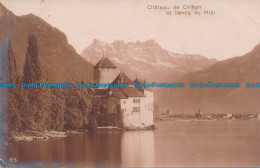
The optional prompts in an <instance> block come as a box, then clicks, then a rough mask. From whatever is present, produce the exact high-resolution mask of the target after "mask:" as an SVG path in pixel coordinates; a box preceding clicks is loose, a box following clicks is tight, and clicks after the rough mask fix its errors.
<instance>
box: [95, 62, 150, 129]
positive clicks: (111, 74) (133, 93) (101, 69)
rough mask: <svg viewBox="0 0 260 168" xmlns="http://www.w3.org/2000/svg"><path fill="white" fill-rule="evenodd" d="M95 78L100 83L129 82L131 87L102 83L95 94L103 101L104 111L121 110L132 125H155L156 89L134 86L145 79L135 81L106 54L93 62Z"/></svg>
mask: <svg viewBox="0 0 260 168" xmlns="http://www.w3.org/2000/svg"><path fill="white" fill-rule="evenodd" d="M94 80H95V82H99V83H111V84H122V83H124V84H127V85H128V87H107V88H104V87H99V88H95V95H96V96H98V97H100V98H101V100H102V103H103V107H104V109H103V112H104V113H105V114H107V115H108V116H109V115H110V114H112V115H113V114H114V115H117V114H119V113H120V114H121V115H122V120H123V126H124V127H125V128H129V129H144V128H149V127H151V126H153V101H154V100H153V92H152V91H151V90H149V89H148V88H137V87H134V85H133V84H134V83H144V82H143V81H141V80H139V79H137V78H136V79H135V80H134V81H132V80H131V79H130V78H129V77H128V76H127V75H126V74H125V73H121V72H120V69H119V68H118V67H117V66H116V65H115V64H114V63H113V62H112V61H111V60H109V59H108V58H107V57H103V58H102V59H101V60H100V61H99V62H98V63H97V64H96V65H95V66H94Z"/></svg>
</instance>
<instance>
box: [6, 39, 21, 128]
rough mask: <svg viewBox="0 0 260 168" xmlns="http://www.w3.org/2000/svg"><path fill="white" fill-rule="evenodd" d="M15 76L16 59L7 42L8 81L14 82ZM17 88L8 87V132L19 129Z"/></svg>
mask: <svg viewBox="0 0 260 168" xmlns="http://www.w3.org/2000/svg"><path fill="white" fill-rule="evenodd" d="M16 78H17V69H16V61H15V57H14V54H13V50H12V45H11V43H10V42H9V44H8V83H15V82H16ZM17 96H19V95H18V90H17V88H16V87H14V88H12V87H11V88H9V89H8V104H7V111H8V114H7V115H8V129H9V132H16V131H20V129H21V117H20V113H19V109H18V106H19V102H17Z"/></svg>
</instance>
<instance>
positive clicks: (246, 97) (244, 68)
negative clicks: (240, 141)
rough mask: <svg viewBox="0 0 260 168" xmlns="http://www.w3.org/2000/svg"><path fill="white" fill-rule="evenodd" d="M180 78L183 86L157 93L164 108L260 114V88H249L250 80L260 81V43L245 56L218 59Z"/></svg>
mask: <svg viewBox="0 0 260 168" xmlns="http://www.w3.org/2000/svg"><path fill="white" fill-rule="evenodd" d="M179 81H183V82H184V83H185V87H184V88H182V89H160V90H159V91H158V92H157V94H156V95H157V96H155V99H156V101H157V102H158V103H159V104H160V107H161V111H165V110H166V109H169V110H170V112H172V113H193V114H194V113H196V112H198V109H199V108H201V109H202V111H203V112H204V113H252V114H254V113H258V114H259V113H260V103H259V100H260V88H246V87H245V84H246V82H252V83H254V82H255V83H260V44H258V45H257V46H256V47H255V48H254V49H253V50H252V51H251V52H249V53H248V54H246V55H244V56H240V57H235V58H232V59H228V60H224V61H220V62H217V63H216V64H214V65H212V66H210V67H207V68H203V69H201V70H198V71H194V72H191V73H188V74H187V75H185V76H184V77H182V78H181V79H180V80H179ZM190 82H198V83H200V82H204V83H208V82H213V83H220V82H223V83H235V82H237V83H240V85H241V86H240V88H190V87H189V83H190Z"/></svg>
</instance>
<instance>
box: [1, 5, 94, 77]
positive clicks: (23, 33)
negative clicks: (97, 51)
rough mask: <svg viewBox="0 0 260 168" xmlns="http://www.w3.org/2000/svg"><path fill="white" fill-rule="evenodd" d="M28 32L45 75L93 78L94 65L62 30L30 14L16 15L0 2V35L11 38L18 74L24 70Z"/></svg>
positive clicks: (2, 37) (2, 38) (3, 37)
mask: <svg viewBox="0 0 260 168" xmlns="http://www.w3.org/2000/svg"><path fill="white" fill-rule="evenodd" d="M31 34H33V35H34V36H36V38H37V41H38V45H39V59H40V65H41V69H42V74H43V78H44V79H48V81H52V82H76V81H82V80H84V81H89V82H92V81H93V65H92V64H91V63H89V62H87V61H86V60H85V59H83V58H82V57H81V56H80V55H79V54H77V52H76V51H75V49H74V48H73V47H72V45H70V44H69V43H68V40H67V37H66V35H65V34H64V33H63V32H62V31H60V30H59V29H58V28H56V27H53V26H51V25H50V24H49V23H47V22H46V21H44V20H43V19H41V18H40V17H38V16H35V15H33V14H27V15H22V16H16V15H14V14H13V13H12V12H11V11H9V10H8V9H7V8H5V7H4V6H3V5H2V4H1V3H0V39H1V40H4V39H5V38H6V37H8V38H9V39H10V41H11V43H12V47H13V51H14V56H15V58H16V62H17V70H18V74H19V75H22V72H23V65H24V61H25V55H26V50H27V43H28V36H29V35H31Z"/></svg>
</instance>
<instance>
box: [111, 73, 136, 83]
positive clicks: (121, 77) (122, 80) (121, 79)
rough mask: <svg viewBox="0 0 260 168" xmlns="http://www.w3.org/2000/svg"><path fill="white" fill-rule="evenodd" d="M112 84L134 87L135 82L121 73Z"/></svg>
mask: <svg viewBox="0 0 260 168" xmlns="http://www.w3.org/2000/svg"><path fill="white" fill-rule="evenodd" d="M112 83H113V84H120V83H126V84H128V85H132V84H133V81H132V80H131V79H130V78H129V77H128V76H127V75H126V74H125V73H120V74H119V75H118V76H117V77H116V79H115V80H114V81H113V82H112Z"/></svg>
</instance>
